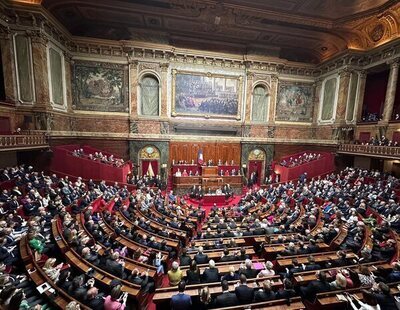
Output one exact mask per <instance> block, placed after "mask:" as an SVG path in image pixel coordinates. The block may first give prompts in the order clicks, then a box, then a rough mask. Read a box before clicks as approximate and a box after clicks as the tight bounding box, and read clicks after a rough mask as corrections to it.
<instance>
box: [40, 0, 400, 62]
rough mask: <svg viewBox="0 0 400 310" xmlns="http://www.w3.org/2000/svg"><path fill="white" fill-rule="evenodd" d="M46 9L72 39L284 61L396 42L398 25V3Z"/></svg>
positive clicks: (64, 4) (138, 3)
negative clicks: (150, 44) (147, 44)
mask: <svg viewBox="0 0 400 310" xmlns="http://www.w3.org/2000/svg"><path fill="white" fill-rule="evenodd" d="M42 6H43V7H44V8H45V9H47V10H48V11H49V12H50V13H51V14H53V15H54V16H55V18H56V19H58V20H59V21H60V22H61V23H62V24H63V25H64V26H65V27H66V28H67V29H68V30H69V31H70V32H71V34H72V35H79V36H87V37H95V38H105V39H113V40H138V39H140V40H144V41H146V40H147V41H150V42H154V43H157V42H158V43H163V44H165V43H167V44H173V45H176V46H177V47H186V48H190V47H193V48H198V47H199V46H200V47H201V48H202V49H205V50H213V51H231V52H234V53H236V52H238V51H239V52H245V53H246V52H249V51H252V52H254V53H257V54H268V51H273V54H274V55H275V54H276V51H280V52H279V53H280V54H279V56H280V57H281V58H285V59H288V60H293V61H305V62H313V63H318V62H321V61H324V60H326V59H328V58H330V57H333V56H335V55H337V54H338V53H340V52H343V51H345V50H346V49H348V48H355V49H359V50H363V49H364V50H367V49H370V48H372V47H374V46H378V45H380V44H382V43H383V42H387V41H388V40H392V39H396V38H398V37H399V33H398V32H399V30H398V29H399V28H400V27H399V18H400V17H399V14H398V12H399V10H400V3H399V1H397V0H96V1H93V0H80V1H78V0H43V1H42ZM388 16H390V20H389V18H388ZM230 49H231V50H230Z"/></svg>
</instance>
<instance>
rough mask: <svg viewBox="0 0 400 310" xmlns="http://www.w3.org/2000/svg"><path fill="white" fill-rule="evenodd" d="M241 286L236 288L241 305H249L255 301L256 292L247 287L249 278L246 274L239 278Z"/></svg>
mask: <svg viewBox="0 0 400 310" xmlns="http://www.w3.org/2000/svg"><path fill="white" fill-rule="evenodd" d="M239 282H240V284H239V285H238V286H237V287H236V288H235V294H236V297H237V299H238V300H239V303H240V304H249V303H251V302H252V301H253V298H254V290H253V289H252V288H251V287H248V286H247V278H246V276H245V275H244V274H241V275H240V277H239Z"/></svg>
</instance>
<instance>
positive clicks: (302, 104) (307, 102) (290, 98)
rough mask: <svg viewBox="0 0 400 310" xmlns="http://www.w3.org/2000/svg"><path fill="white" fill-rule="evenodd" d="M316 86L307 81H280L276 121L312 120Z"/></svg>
mask: <svg viewBox="0 0 400 310" xmlns="http://www.w3.org/2000/svg"><path fill="white" fill-rule="evenodd" d="M313 101H314V86H313V85H312V84H306V83H296V82H287V81H280V82H279V85H278V98H277V102H276V114H275V120H276V121H284V122H311V121H312V117H313V107H314V104H313Z"/></svg>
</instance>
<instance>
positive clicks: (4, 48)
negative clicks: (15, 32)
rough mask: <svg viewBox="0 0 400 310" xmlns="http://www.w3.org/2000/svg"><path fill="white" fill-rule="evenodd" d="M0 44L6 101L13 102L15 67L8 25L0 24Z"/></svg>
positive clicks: (15, 83)
mask: <svg viewBox="0 0 400 310" xmlns="http://www.w3.org/2000/svg"><path fill="white" fill-rule="evenodd" d="M0 46H1V60H2V63H3V75H4V89H5V93H6V101H8V102H12V103H15V102H16V101H17V81H16V74H15V70H16V69H15V61H14V48H13V41H12V35H11V31H10V29H9V28H8V27H4V26H0Z"/></svg>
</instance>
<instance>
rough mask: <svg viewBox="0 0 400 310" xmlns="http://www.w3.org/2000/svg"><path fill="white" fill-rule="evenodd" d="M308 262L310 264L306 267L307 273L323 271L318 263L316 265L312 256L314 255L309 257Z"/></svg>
mask: <svg viewBox="0 0 400 310" xmlns="http://www.w3.org/2000/svg"><path fill="white" fill-rule="evenodd" d="M307 260H308V264H307V265H306V266H305V267H306V269H305V270H306V271H310V270H319V269H321V266H320V265H318V264H317V263H315V258H314V256H312V255H310V256H308V257H307Z"/></svg>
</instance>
